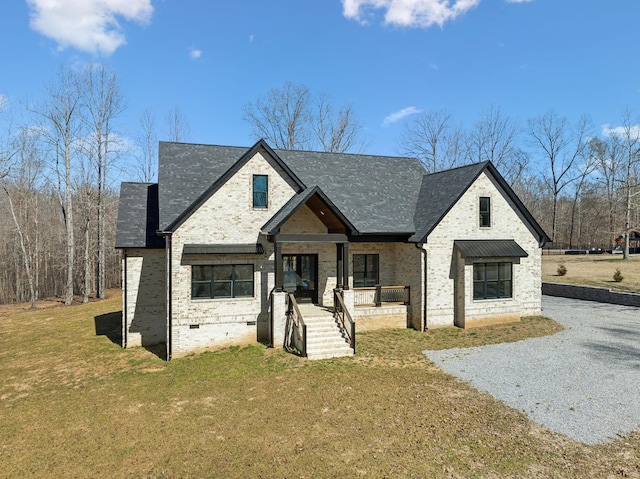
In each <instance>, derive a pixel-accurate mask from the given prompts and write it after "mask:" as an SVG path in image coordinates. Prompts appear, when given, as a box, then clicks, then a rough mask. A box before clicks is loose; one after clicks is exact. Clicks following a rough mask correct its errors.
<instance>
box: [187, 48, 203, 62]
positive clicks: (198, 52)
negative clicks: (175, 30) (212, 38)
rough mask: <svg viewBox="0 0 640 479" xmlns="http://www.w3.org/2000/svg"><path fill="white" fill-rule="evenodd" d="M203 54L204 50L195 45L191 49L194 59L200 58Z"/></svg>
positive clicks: (190, 54) (190, 52)
mask: <svg viewBox="0 0 640 479" xmlns="http://www.w3.org/2000/svg"><path fill="white" fill-rule="evenodd" d="M201 56H202V50H198V49H197V48H195V47H191V48H190V49H189V57H191V58H193V59H194V60H195V59H197V58H200V57H201Z"/></svg>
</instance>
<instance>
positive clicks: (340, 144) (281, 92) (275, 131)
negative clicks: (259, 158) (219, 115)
mask: <svg viewBox="0 0 640 479" xmlns="http://www.w3.org/2000/svg"><path fill="white" fill-rule="evenodd" d="M244 120H245V121H246V122H247V123H248V124H249V126H250V127H251V129H252V134H253V136H254V138H256V139H258V138H264V139H265V140H267V141H268V142H269V143H270V144H271V145H272V146H274V147H275V148H282V149H287V150H309V149H320V150H322V151H329V152H336V153H344V152H347V151H353V150H354V149H356V150H359V151H362V150H363V149H364V148H365V144H364V142H363V141H362V140H361V132H362V126H361V125H360V123H359V122H358V121H357V119H356V117H355V112H354V110H353V107H352V106H351V105H343V106H341V107H340V108H338V109H337V110H336V109H335V108H334V106H333V105H332V103H331V99H330V98H329V95H327V94H325V93H321V94H319V95H317V97H314V95H312V94H311V92H310V91H309V89H308V88H307V87H306V86H305V85H297V84H294V83H291V82H286V83H285V84H284V85H283V86H282V87H281V88H273V89H272V90H270V91H269V92H268V93H267V95H266V96H264V97H260V98H258V99H257V100H256V101H255V103H248V104H247V105H245V107H244Z"/></svg>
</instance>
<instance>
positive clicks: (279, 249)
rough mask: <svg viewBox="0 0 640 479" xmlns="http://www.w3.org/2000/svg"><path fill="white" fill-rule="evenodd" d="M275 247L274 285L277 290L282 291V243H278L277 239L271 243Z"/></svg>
mask: <svg viewBox="0 0 640 479" xmlns="http://www.w3.org/2000/svg"><path fill="white" fill-rule="evenodd" d="M273 246H274V249H275V253H276V254H275V262H276V267H275V276H276V277H275V283H276V285H275V287H276V289H275V290H276V291H277V292H281V291H282V285H283V284H284V278H283V276H284V274H283V272H282V243H278V242H277V241H276V242H274V243H273Z"/></svg>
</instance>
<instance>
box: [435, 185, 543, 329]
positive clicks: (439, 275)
mask: <svg viewBox="0 0 640 479" xmlns="http://www.w3.org/2000/svg"><path fill="white" fill-rule="evenodd" d="M481 196H489V197H490V198H491V227H490V228H480V225H479V213H478V203H479V198H480V197H481ZM456 239H460V240H462V239H513V240H515V241H516V242H517V243H518V244H519V245H520V246H521V247H522V248H523V249H524V250H525V251H527V252H528V253H529V256H528V257H527V258H520V259H513V297H512V298H509V299H500V300H483V301H474V300H473V262H472V261H466V262H465V264H464V265H462V264H461V263H460V262H461V261H462V260H457V259H456V258H454V255H453V241H454V240H456ZM424 248H425V250H426V251H427V285H426V289H427V315H426V316H427V319H426V324H427V327H428V328H434V327H441V326H451V325H454V324H457V325H459V326H464V327H467V326H472V325H473V324H474V323H477V324H486V323H488V322H500V321H505V320H510V319H518V318H519V317H520V316H526V315H535V314H540V312H541V291H540V278H541V267H542V260H541V249H540V247H539V245H538V242H537V239H536V238H535V237H534V236H533V234H532V233H531V232H530V231H529V229H528V228H527V226H526V225H525V223H524V221H523V219H522V218H520V217H519V215H518V213H517V212H516V209H515V206H514V205H512V204H510V202H509V201H508V200H507V199H506V198H505V197H504V196H503V195H502V194H501V192H500V189H499V187H498V186H497V184H495V183H494V181H493V180H492V179H491V178H490V177H489V176H488V175H487V174H486V173H483V174H482V175H480V177H478V179H477V181H476V182H475V183H474V184H473V185H472V186H471V187H470V188H469V189H468V190H467V192H466V193H465V194H464V195H463V197H462V198H461V199H460V200H459V201H458V203H457V204H456V205H454V207H453V208H452V209H451V210H450V211H449V212H448V213H447V214H446V215H445V217H444V218H443V219H442V221H441V222H440V223H439V224H438V226H437V227H436V228H434V230H433V231H432V232H431V234H430V235H429V237H428V239H427V243H425V245H424ZM500 260H502V261H511V260H512V259H509V258H502V259H500V258H491V259H486V260H476V261H478V262H485V261H500ZM461 273H463V274H461ZM461 276H462V277H461ZM456 278H458V284H457V287H456ZM456 292H457V294H458V301H459V302H460V304H459V308H458V315H460V314H462V315H463V317H458V318H454V316H455V315H454V309H455V300H454V294H455V293H456Z"/></svg>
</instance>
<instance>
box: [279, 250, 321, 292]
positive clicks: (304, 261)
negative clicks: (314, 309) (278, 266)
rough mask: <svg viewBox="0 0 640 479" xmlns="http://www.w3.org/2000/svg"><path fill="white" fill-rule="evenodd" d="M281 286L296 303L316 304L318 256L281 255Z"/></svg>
mask: <svg viewBox="0 0 640 479" xmlns="http://www.w3.org/2000/svg"><path fill="white" fill-rule="evenodd" d="M282 274H283V282H282V286H283V288H284V290H285V291H288V292H293V293H294V294H295V297H296V300H297V301H298V302H312V303H317V302H318V255H317V254H283V255H282Z"/></svg>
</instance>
